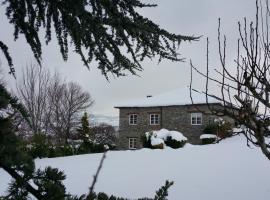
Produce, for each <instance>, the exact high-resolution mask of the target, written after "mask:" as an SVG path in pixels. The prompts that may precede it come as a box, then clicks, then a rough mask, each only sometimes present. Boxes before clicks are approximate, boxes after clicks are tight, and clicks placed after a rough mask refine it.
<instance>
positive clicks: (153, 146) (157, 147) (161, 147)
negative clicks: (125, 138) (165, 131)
mask: <svg viewBox="0 0 270 200" xmlns="http://www.w3.org/2000/svg"><path fill="white" fill-rule="evenodd" d="M151 148H152V149H164V144H163V143H161V144H157V145H151Z"/></svg>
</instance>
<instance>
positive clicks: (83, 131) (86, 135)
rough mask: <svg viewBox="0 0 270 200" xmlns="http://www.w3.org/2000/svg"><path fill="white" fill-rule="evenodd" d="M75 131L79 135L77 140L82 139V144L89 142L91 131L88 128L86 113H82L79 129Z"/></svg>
mask: <svg viewBox="0 0 270 200" xmlns="http://www.w3.org/2000/svg"><path fill="white" fill-rule="evenodd" d="M77 131H78V134H79V138H80V139H82V140H83V142H84V143H88V142H90V134H91V129H90V126H89V121H88V115H87V112H84V114H83V116H82V118H81V127H79V128H78V129H77Z"/></svg>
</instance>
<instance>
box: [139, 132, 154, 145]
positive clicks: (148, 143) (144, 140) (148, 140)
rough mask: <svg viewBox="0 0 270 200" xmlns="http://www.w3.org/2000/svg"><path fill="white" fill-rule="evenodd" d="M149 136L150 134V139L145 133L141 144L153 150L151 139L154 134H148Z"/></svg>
mask: <svg viewBox="0 0 270 200" xmlns="http://www.w3.org/2000/svg"><path fill="white" fill-rule="evenodd" d="M148 134H149V137H148V136H147V135H146V134H145V133H144V134H142V135H141V142H142V145H143V147H144V148H152V145H151V139H150V137H151V135H152V132H148Z"/></svg>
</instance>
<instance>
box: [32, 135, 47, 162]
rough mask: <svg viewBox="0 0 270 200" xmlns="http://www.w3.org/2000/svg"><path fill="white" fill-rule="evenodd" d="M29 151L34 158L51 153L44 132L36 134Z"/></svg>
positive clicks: (43, 156)
mask: <svg viewBox="0 0 270 200" xmlns="http://www.w3.org/2000/svg"><path fill="white" fill-rule="evenodd" d="M30 146H31V148H30V149H29V153H30V155H31V156H32V157H33V158H45V157H48V155H49V151H50V149H49V145H48V143H47V140H46V136H45V135H44V134H39V133H37V134H34V135H33V138H32V142H31V143H30Z"/></svg>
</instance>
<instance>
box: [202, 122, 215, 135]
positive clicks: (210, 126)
mask: <svg viewBox="0 0 270 200" xmlns="http://www.w3.org/2000/svg"><path fill="white" fill-rule="evenodd" d="M217 130H218V124H217V123H212V124H208V125H207V126H206V127H205V128H204V129H203V133H204V134H213V135H216V134H217Z"/></svg>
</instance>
